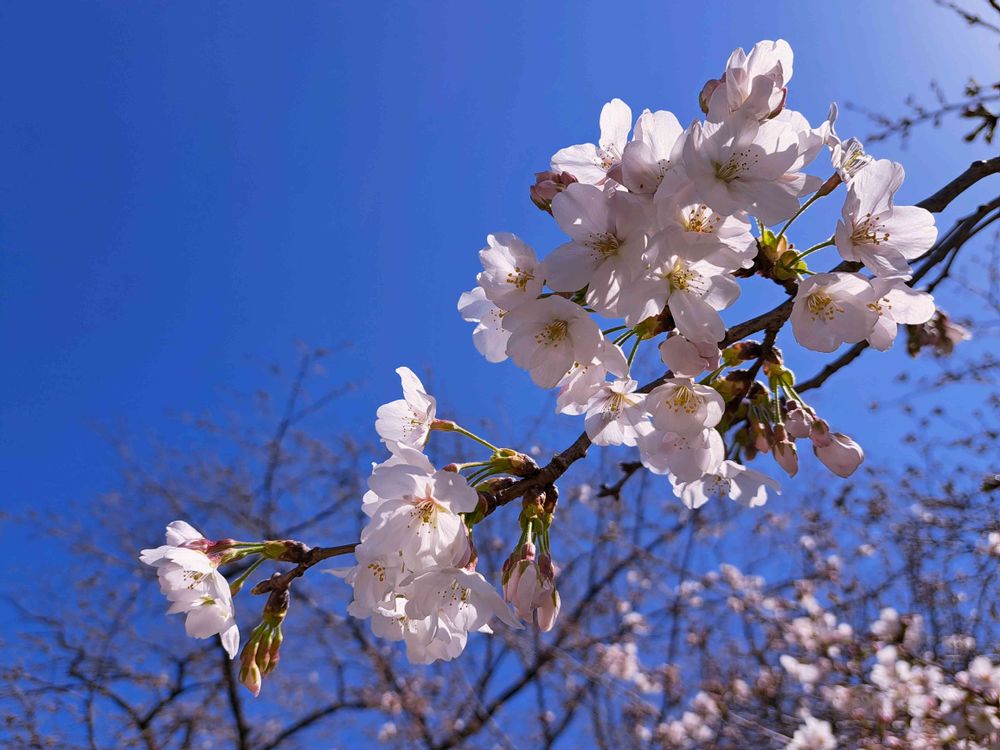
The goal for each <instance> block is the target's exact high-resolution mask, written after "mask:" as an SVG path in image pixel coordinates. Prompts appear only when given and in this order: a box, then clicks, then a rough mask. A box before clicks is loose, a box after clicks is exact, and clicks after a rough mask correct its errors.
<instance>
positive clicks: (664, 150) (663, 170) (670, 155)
mask: <svg viewBox="0 0 1000 750" xmlns="http://www.w3.org/2000/svg"><path fill="white" fill-rule="evenodd" d="M683 134H684V128H682V127H681V124H680V123H679V122H678V121H677V118H676V117H675V116H674V114H673V113H672V112H667V111H666V110H662V109H661V110H658V111H656V112H650V111H649V110H648V109H647V110H645V111H644V112H643V113H642V114H641V115H639V119H638V120H636V123H635V133H634V135H633V139H632V141H631V142H630V143H629V144H628V145H627V146H625V151H624V153H623V155H622V166H621V171H622V183H623V184H624V185H625V187H627V188H628V189H629V190H631V191H632V192H633V193H655V192H656V191H657V189H658V188H659V187H660V184H661V183H662V182H663V180H664V178H665V177H666V176H667V174H668V173H669V172H670V171H671V169H672V168H673V166H674V165H675V164H676V163H677V161H678V160H679V158H680V149H679V148H678V147H679V146H681V145H682V143H681V142H680V139H681V136H682V135H683Z"/></svg>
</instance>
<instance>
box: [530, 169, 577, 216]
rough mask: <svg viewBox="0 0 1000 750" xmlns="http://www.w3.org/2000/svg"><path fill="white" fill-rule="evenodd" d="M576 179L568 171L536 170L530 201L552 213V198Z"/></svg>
mask: <svg viewBox="0 0 1000 750" xmlns="http://www.w3.org/2000/svg"><path fill="white" fill-rule="evenodd" d="M576 181H577V180H576V177H574V176H573V175H571V174H570V173H569V172H558V173H557V172H536V173H535V184H534V185H532V186H531V191H530V192H531V202H532V203H534V204H535V205H536V206H538V207H539V208H540V209H542V210H543V211H548V212H549V213H552V200H553V199H554V198H555V197H556V196H557V195H559V193H561V192H562V191H563V190H565V189H566V188H567V187H568V186H569V185H572V184H573V183H574V182H576Z"/></svg>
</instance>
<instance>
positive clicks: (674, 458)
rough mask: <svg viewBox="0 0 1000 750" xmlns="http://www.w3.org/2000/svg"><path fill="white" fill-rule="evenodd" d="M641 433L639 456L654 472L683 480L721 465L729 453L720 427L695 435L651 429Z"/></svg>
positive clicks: (700, 474)
mask: <svg viewBox="0 0 1000 750" xmlns="http://www.w3.org/2000/svg"><path fill="white" fill-rule="evenodd" d="M644 433H645V434H640V436H639V440H638V445H639V456H640V458H641V459H642V464H643V466H645V467H646V468H647V469H649V470H650V471H652V472H653V473H654V474H670V475H672V476H674V477H675V478H676V479H677V480H679V481H682V482H692V481H694V480H695V479H699V478H701V477H703V476H704V475H705V474H709V473H712V472H714V471H715V470H716V469H718V468H719V465H720V464H721V463H722V461H723V459H724V458H725V455H726V449H725V445H724V444H723V442H722V436H721V435H719V433H718V431H717V430H714V429H709V430H702V431H701V432H699V433H696V434H694V435H678V434H677V433H675V432H664V431H662V430H655V429H647V430H644Z"/></svg>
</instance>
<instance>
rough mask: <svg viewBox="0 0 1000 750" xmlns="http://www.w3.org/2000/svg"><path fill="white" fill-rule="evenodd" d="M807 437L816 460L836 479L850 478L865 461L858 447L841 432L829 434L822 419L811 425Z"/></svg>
mask: <svg viewBox="0 0 1000 750" xmlns="http://www.w3.org/2000/svg"><path fill="white" fill-rule="evenodd" d="M809 437H810V438H811V439H812V443H813V453H815V454H816V458H818V459H819V460H820V461H822V462H823V465H824V466H826V468H828V469H829V470H830V471H832V472H833V473H834V474H836V475H837V476H838V477H849V476H851V474H853V473H854V472H855V470H856V469H857V468H858V467H859V466H860V465H861V462H862V461H864V459H865V452H864V451H863V450H862V449H861V446H860V445H858V444H857V443H855V442H854V441H853V440H852V439H851V438H849V437H848V436H847V435H845V434H843V433H842V432H830V426H829V425H828V424H827V423H826V422H824V421H823V420H822V419H818V420H816V422H815V423H813V426H812V430H811V432H810V435H809Z"/></svg>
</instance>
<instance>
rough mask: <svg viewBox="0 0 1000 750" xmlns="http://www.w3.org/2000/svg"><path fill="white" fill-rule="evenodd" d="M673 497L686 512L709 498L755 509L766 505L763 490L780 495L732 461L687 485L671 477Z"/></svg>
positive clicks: (766, 478)
mask: <svg viewBox="0 0 1000 750" xmlns="http://www.w3.org/2000/svg"><path fill="white" fill-rule="evenodd" d="M670 483H671V485H672V486H673V488H674V494H675V495H677V497H679V498H680V499H681V500H682V501H683V502H684V504H685V505H686V506H687V507H689V508H692V509H694V508H700V507H701V506H702V505H704V504H705V503H707V502H708V501H709V500H711V499H712V498H713V497H719V498H721V497H728V498H729V499H730V500H733V501H734V502H737V503H739V504H740V505H745V506H746V507H748V508H756V507H759V506H761V505H763V504H764V503H766V502H767V489H768V488H769V487H770V488H771V489H772V490H774V491H775V492H777V493H778V494H779V495H780V494H781V488H780V486H779V485H778V483H777V482H776V481H775V480H773V479H772V478H771V477H769V476H767V475H766V474H762V473H761V472H759V471H756V470H754V469H751V468H748V467H746V466H744V465H743V464H738V463H736V462H735V461H723V462H722V463H721V464H719V466H718V468H717V469H715V470H713V471H711V472H709V473H707V474H706V475H705V476H703V477H700V478H698V479H694V480H691V481H681V480H679V479H678V478H677V477H671V479H670Z"/></svg>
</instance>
